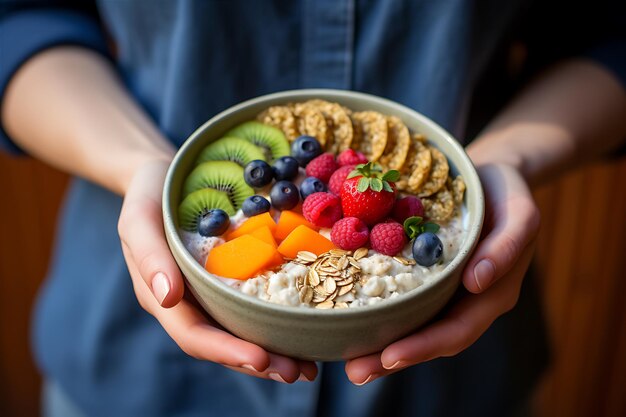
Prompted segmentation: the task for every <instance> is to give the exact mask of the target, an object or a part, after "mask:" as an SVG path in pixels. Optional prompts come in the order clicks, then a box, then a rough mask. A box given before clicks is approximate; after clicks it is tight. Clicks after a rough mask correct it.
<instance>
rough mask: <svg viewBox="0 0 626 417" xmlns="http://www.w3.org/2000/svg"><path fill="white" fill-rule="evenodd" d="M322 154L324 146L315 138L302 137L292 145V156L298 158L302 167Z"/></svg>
mask: <svg viewBox="0 0 626 417" xmlns="http://www.w3.org/2000/svg"><path fill="white" fill-rule="evenodd" d="M321 154H322V146H321V145H320V143H319V142H318V141H317V139H315V138H314V137H313V136H300V137H298V138H297V139H296V140H294V141H293V143H292V144H291V156H293V157H294V158H296V160H297V161H298V163H299V164H300V166H301V167H305V166H306V164H308V163H309V162H311V159H313V158H315V157H316V156H318V155H321Z"/></svg>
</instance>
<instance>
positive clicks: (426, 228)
mask: <svg viewBox="0 0 626 417" xmlns="http://www.w3.org/2000/svg"><path fill="white" fill-rule="evenodd" d="M422 229H423V230H422V233H425V232H430V233H437V232H438V231H439V225H438V224H437V223H431V222H427V223H424V224H423V225H422Z"/></svg>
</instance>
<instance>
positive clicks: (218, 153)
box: [196, 136, 265, 167]
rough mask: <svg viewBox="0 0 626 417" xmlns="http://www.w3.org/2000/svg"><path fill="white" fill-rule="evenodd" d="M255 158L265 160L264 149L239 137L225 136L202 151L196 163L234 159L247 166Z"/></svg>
mask: <svg viewBox="0 0 626 417" xmlns="http://www.w3.org/2000/svg"><path fill="white" fill-rule="evenodd" d="M255 159H262V160H265V154H264V153H263V149H262V148H259V147H258V146H256V145H253V144H252V143H250V142H248V141H247V140H245V139H242V138H237V137H234V136H232V137H228V136H226V137H223V138H221V139H218V140H216V141H215V142H213V143H211V144H210V145H208V146H207V147H206V148H204V149H203V150H202V152H200V156H198V159H197V160H196V165H198V164H201V163H203V162H206V161H233V162H236V163H238V164H239V165H241V166H242V167H245V166H246V164H247V163H248V162H250V161H254V160H255Z"/></svg>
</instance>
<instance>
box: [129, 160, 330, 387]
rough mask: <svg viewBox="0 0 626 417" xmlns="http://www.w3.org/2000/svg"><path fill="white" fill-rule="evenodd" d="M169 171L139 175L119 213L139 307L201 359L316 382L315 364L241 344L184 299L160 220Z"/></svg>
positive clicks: (149, 167)
mask: <svg viewBox="0 0 626 417" xmlns="http://www.w3.org/2000/svg"><path fill="white" fill-rule="evenodd" d="M168 165H169V161H166V160H152V161H149V162H147V163H144V164H143V165H142V166H141V167H140V168H139V169H137V171H136V173H135V174H134V175H133V178H132V180H131V181H130V183H129V186H128V188H127V190H126V193H125V198H124V204H123V206H122V211H121V213H120V218H119V223H118V232H119V235H120V239H121V241H122V249H123V252H124V257H125V259H126V264H127V265H128V270H129V271H130V275H131V278H132V281H133V287H134V290H135V295H136V296H137V300H138V301H139V304H140V305H141V306H142V307H143V308H144V309H145V310H146V311H147V312H148V313H150V314H152V315H153V316H154V317H155V318H156V319H157V320H158V321H159V323H161V325H162V326H163V328H164V329H165V331H166V332H167V333H168V334H169V335H170V337H172V339H174V341H175V342H176V343H177V344H178V346H180V348H181V349H182V350H183V351H184V352H185V353H187V354H188V355H190V356H192V357H194V358H196V359H200V360H207V361H211V362H215V363H219V364H222V365H224V366H226V367H228V368H230V369H233V370H236V371H238V372H242V373H245V374H248V375H252V376H256V377H260V378H271V379H273V380H276V381H280V382H287V383H292V382H294V381H296V380H309V381H312V380H314V379H315V377H316V376H317V367H316V365H315V363H314V362H309V361H301V360H297V359H293V358H289V357H286V356H281V355H277V354H274V353H270V352H267V351H266V350H265V349H263V348H262V347H260V346H257V345H255V344H253V343H250V342H247V341H245V340H242V339H239V338H237V337H235V336H233V335H232V334H230V333H229V332H227V331H226V330H224V329H222V328H221V327H220V326H219V325H218V324H217V323H215V322H214V321H213V320H211V319H210V318H209V317H208V316H207V315H206V314H205V313H204V312H202V311H201V310H200V309H199V308H198V307H197V303H195V302H194V301H193V299H192V297H183V295H184V291H185V284H184V281H183V277H182V275H181V272H180V270H179V269H178V266H177V265H176V262H175V261H174V258H173V257H172V254H171V253H170V249H169V247H168V245H167V242H166V240H165V235H164V231H163V218H162V214H161V196H162V188H163V182H164V179H165V174H166V172H167V168H168ZM188 298H189V299H188Z"/></svg>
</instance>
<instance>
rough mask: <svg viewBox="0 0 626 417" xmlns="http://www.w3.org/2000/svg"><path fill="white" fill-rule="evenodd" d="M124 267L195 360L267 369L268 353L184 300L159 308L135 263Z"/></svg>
mask: <svg viewBox="0 0 626 417" xmlns="http://www.w3.org/2000/svg"><path fill="white" fill-rule="evenodd" d="M128 268H129V271H130V273H131V278H132V280H133V285H134V287H135V292H136V295H137V298H138V299H140V300H141V303H142V305H145V308H146V310H148V311H149V312H151V314H153V315H154V317H155V318H156V319H157V320H158V321H159V323H160V324H161V326H163V328H164V329H165V331H166V332H167V333H168V334H169V335H170V337H171V338H172V339H173V340H174V341H175V342H176V344H178V346H180V348H181V349H182V350H183V351H184V352H185V353H187V354H188V355H190V356H192V357H194V358H196V359H201V360H207V361H211V362H216V363H219V364H222V365H228V366H234V367H244V368H249V369H251V370H253V371H256V372H263V371H265V370H266V369H267V368H268V366H269V365H270V355H269V353H268V352H266V351H265V350H264V349H263V348H261V347H260V346H257V345H255V344H254V343H250V342H247V341H245V340H242V339H239V338H237V337H235V336H233V335H232V334H230V333H228V332H226V331H224V330H221V329H218V328H217V327H214V326H213V325H212V324H211V323H210V322H209V321H208V320H207V318H206V317H205V316H204V315H203V314H202V313H201V312H200V311H199V310H198V309H197V308H196V307H194V306H193V305H192V304H191V303H190V302H189V301H187V300H185V299H183V300H181V301H180V302H179V303H178V304H177V305H176V306H174V307H171V308H167V309H166V308H162V307H161V306H160V305H159V304H158V302H157V301H156V300H155V298H154V297H153V296H152V294H151V292H150V290H149V289H148V286H147V284H146V283H145V281H144V280H143V279H142V278H141V277H139V275H138V268H137V266H136V265H135V264H134V263H133V262H129V263H128ZM286 377H287V378H290V377H291V374H290V373H286ZM296 378H297V375H296Z"/></svg>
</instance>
